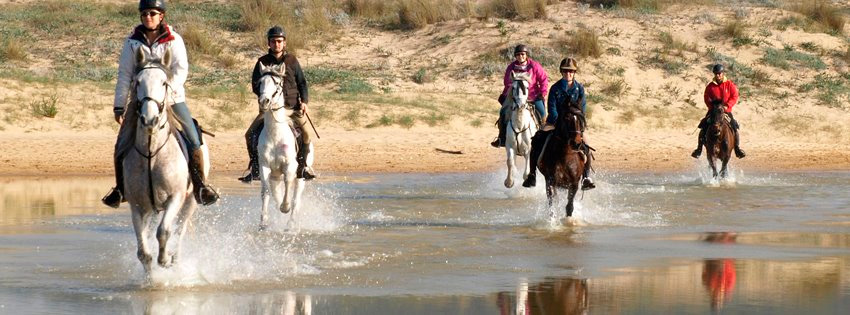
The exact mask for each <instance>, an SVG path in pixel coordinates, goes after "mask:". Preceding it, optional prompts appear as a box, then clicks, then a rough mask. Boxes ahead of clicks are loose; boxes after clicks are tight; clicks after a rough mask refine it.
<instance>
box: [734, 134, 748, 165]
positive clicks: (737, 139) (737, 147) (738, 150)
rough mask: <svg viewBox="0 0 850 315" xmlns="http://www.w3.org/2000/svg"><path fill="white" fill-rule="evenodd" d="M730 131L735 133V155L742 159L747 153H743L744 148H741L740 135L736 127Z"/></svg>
mask: <svg viewBox="0 0 850 315" xmlns="http://www.w3.org/2000/svg"><path fill="white" fill-rule="evenodd" d="M732 131H733V133H734V134H735V156H736V157H738V158H739V159H743V158H744V157H745V156H747V153H745V152H744V150H741V147H740V143H741V137H740V136H739V135H738V129H737V128H736V129H733V130H732Z"/></svg>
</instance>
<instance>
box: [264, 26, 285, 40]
mask: <svg viewBox="0 0 850 315" xmlns="http://www.w3.org/2000/svg"><path fill="white" fill-rule="evenodd" d="M266 37H268V39H272V38H275V37H283V38H284V39H285V38H286V32H284V31H283V27H280V26H279V25H275V26H272V28H270V29H269V31H268V33H267V36H266Z"/></svg>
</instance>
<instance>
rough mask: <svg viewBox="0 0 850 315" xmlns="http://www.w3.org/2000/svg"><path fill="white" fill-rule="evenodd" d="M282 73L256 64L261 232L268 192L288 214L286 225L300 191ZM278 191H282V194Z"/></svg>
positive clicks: (277, 67)
mask: <svg viewBox="0 0 850 315" xmlns="http://www.w3.org/2000/svg"><path fill="white" fill-rule="evenodd" d="M285 72H286V68H285V67H284V66H283V65H282V64H281V65H272V66H268V67H266V66H265V65H263V64H260V74H261V77H260V81H259V89H260V96H259V97H258V98H257V101H258V102H259V104H260V111H261V112H262V113H263V123H264V126H263V131H262V132H260V137H259V142H258V144H257V153H258V155H259V162H260V180H261V181H262V190H261V195H262V197H263V212H262V213H261V215H260V229H261V230H263V229H265V228H267V227H268V213H269V211H268V204H269V192H270V191H271V194H272V195H273V196H274V198H275V202H277V204H278V206H279V209H280V212H281V213H284V214H286V213H292V214H290V221H289V223H290V224H292V223H293V222H294V221H293V218H294V210H295V209H296V208H297V207H298V204H299V201H300V199H301V191H303V180H301V179H296V178H295V171H296V169H297V168H298V161H297V160H296V152H295V148H296V146H297V143H296V139H295V134H294V133H293V132H292V128H291V125H292V121H291V119H290V118H289V115H290V114H292V110H291V109H287V108H284V99H283V77H284V75H285ZM281 185H283V187H281ZM281 188H283V190H282V191H281Z"/></svg>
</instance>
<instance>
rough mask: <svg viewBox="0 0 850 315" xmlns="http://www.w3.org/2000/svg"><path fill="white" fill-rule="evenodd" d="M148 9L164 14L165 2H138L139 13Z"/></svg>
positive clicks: (148, 0) (146, 0) (143, 0)
mask: <svg viewBox="0 0 850 315" xmlns="http://www.w3.org/2000/svg"><path fill="white" fill-rule="evenodd" d="M148 9H157V10H159V11H160V12H165V0H139V12H142V11H144V10H148Z"/></svg>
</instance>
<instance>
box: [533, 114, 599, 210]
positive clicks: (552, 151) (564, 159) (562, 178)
mask: <svg viewBox="0 0 850 315" xmlns="http://www.w3.org/2000/svg"><path fill="white" fill-rule="evenodd" d="M559 119H560V122H559V123H558V124H557V126H556V127H555V131H554V132H553V133H551V134H550V135H549V138H548V139H547V140H546V144H545V145H544V146H545V148H544V149H543V153H542V154H541V155H540V161H539V162H538V163H537V164H538V166H537V167H538V168H539V169H540V173H541V174H543V177H544V178H545V179H546V197H548V199H549V207H552V202H553V200H554V199H555V196H556V195H557V189H558V188H564V189H567V191H568V193H569V201H568V202H567V206H566V212H567V216H568V217H569V216H572V215H573V199H575V196H576V192H577V191H578V189H579V182H580V181H581V176H582V174H584V166H585V162H586V161H587V160H586V159H587V158H588V157H587V156H586V155H585V154H584V152H583V151H582V150H581V149H580V148H579V145H580V144H581V143H582V126H583V125H584V116H582V115H579V114H576V113H572V112H570V113H565V114H564V115H563V116H562V117H559Z"/></svg>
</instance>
